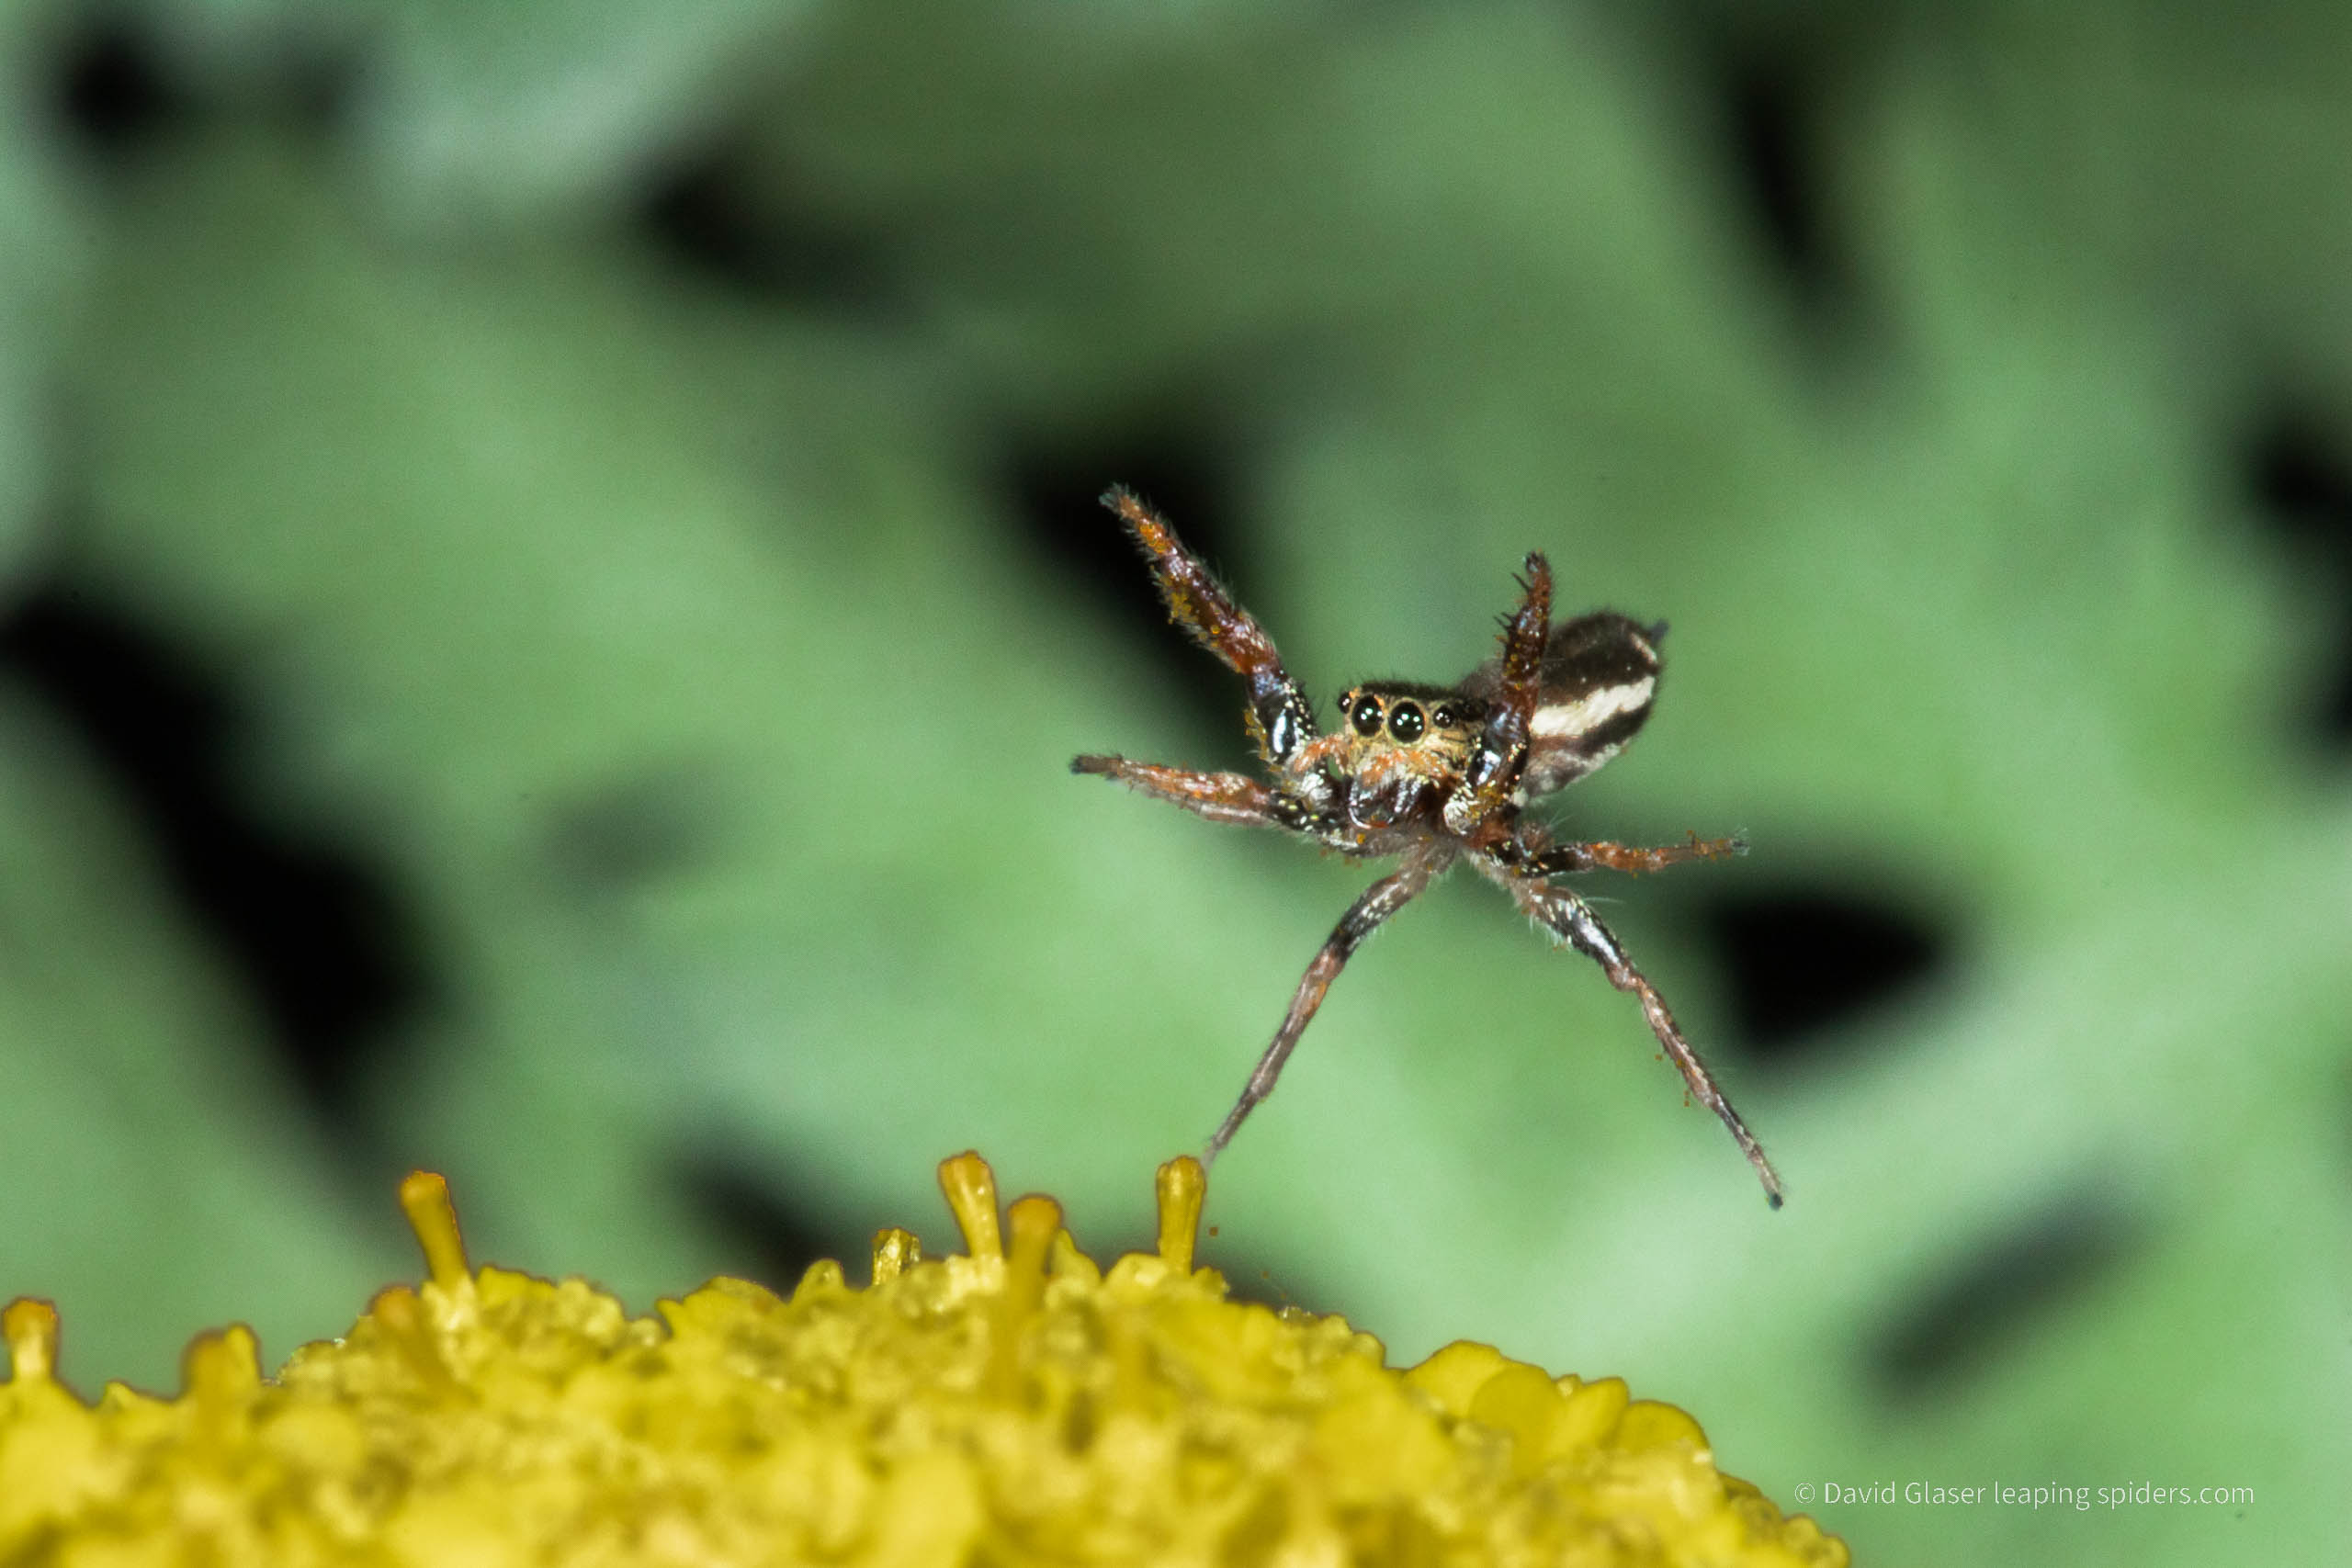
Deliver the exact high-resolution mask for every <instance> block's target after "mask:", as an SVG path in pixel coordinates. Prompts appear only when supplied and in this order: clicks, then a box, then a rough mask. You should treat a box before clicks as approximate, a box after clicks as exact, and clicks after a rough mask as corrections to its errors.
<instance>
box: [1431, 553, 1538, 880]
mask: <svg viewBox="0 0 2352 1568" xmlns="http://www.w3.org/2000/svg"><path fill="white" fill-rule="evenodd" d="M1520 589H1521V594H1520V602H1519V608H1518V609H1517V610H1514V611H1513V612H1511V614H1510V615H1508V616H1506V617H1505V618H1504V620H1503V639H1502V641H1503V648H1502V657H1501V658H1500V660H1498V671H1497V673H1498V688H1497V690H1496V692H1495V697H1494V704H1493V707H1492V709H1491V711H1489V713H1488V714H1487V728H1486V730H1485V732H1484V733H1482V734H1481V735H1480V736H1479V737H1478V744H1477V746H1476V748H1475V749H1474V750H1472V751H1471V753H1470V761H1469V764H1468V766H1467V767H1465V768H1464V770H1463V780H1462V788H1461V789H1460V790H1458V791H1456V792H1455V794H1454V795H1453V799H1451V800H1449V801H1447V802H1446V804H1445V826H1446V829H1447V830H1448V831H1449V832H1453V833H1456V834H1463V835H1467V834H1468V833H1470V832H1471V831H1473V830H1474V829H1476V828H1477V826H1478V825H1479V824H1480V823H1482V822H1484V821H1486V820H1487V818H1489V817H1492V816H1493V815H1494V814H1495V813H1496V812H1498V811H1499V810H1501V809H1502V807H1503V806H1504V804H1505V803H1506V802H1507V801H1508V800H1509V799H1510V792H1511V787H1512V786H1513V785H1514V784H1518V782H1519V775H1520V773H1521V771H1522V770H1523V769H1525V768H1526V766H1527V731H1528V726H1529V725H1530V724H1532V722H1533V721H1534V717H1535V706H1536V702H1537V700H1538V695H1539V693H1540V689H1541V683H1542V678H1543V671H1544V643H1545V642H1546V640H1548V639H1549V638H1550V637H1551V635H1552V564H1551V563H1550V562H1549V561H1547V560H1545V559H1544V557H1543V556H1542V555H1541V554H1540V553H1535V552H1530V554H1529V555H1528V558H1527V575H1526V576H1525V577H1524V578H1522V579H1521V581H1520Z"/></svg>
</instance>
